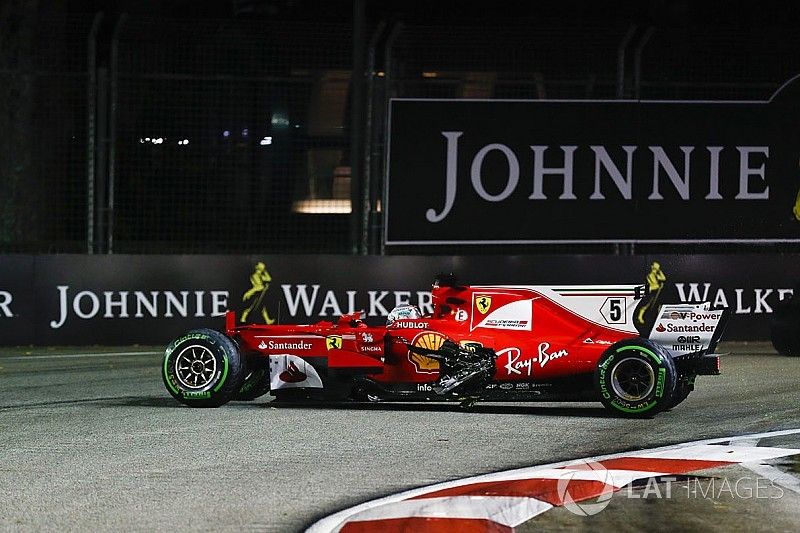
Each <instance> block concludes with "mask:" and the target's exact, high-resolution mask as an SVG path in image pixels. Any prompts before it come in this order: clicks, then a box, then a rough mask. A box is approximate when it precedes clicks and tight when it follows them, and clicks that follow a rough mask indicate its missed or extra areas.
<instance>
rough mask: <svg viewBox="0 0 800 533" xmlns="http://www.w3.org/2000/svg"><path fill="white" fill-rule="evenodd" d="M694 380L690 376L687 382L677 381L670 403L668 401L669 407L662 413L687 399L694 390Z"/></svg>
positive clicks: (685, 380) (684, 380)
mask: <svg viewBox="0 0 800 533" xmlns="http://www.w3.org/2000/svg"><path fill="white" fill-rule="evenodd" d="M694 380H695V378H694V376H692V377H691V378H689V379H688V380H687V379H683V378H682V379H681V380H679V381H678V384H677V385H676V386H675V394H673V395H672V401H670V403H669V406H667V407H665V408H664V411H669V410H670V409H672V408H673V407H675V406H677V405H678V404H680V403H681V402H683V400H685V399H686V398H688V397H689V394H690V393H691V392H692V391H693V390H694Z"/></svg>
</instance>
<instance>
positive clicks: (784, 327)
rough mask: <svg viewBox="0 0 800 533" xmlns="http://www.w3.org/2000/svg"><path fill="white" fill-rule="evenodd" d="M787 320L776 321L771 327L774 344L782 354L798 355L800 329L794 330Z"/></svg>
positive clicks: (799, 349) (799, 353) (799, 350)
mask: <svg viewBox="0 0 800 533" xmlns="http://www.w3.org/2000/svg"><path fill="white" fill-rule="evenodd" d="M784 322H788V321H786V320H784V321H777V320H776V321H775V322H773V324H772V327H771V328H770V339H771V340H772V346H773V347H774V348H775V351H777V352H778V353H779V354H781V355H788V356H798V355H800V330H798V331H793V330H792V327H791V325H790V324H788V323H784Z"/></svg>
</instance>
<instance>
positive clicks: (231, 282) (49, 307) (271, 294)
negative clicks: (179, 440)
mask: <svg viewBox="0 0 800 533" xmlns="http://www.w3.org/2000/svg"><path fill="white" fill-rule="evenodd" d="M652 261H658V262H659V263H660V264H661V266H662V269H663V270H664V272H666V275H667V278H668V280H667V281H668V284H667V286H666V287H665V289H664V291H663V292H662V294H661V300H660V301H661V302H662V303H677V302H686V301H691V302H698V301H710V302H712V303H713V304H714V305H715V306H716V307H727V308H730V309H731V310H732V312H733V317H732V322H731V324H730V327H729V329H728V333H727V335H726V338H728V339H742V340H759V339H767V338H769V328H768V318H769V315H770V313H771V312H772V306H774V304H775V302H776V301H777V300H778V299H782V298H786V297H788V296H789V295H790V294H791V293H792V289H794V288H796V287H797V286H798V282H800V254H797V255H776V254H763V255H738V256H725V255H697V256H678V255H660V256H598V255H542V256H475V257H467V256H367V257H364V256H313V257H311V256H298V255H275V256H270V255H265V256H126V255H113V256H83V255H57V256H0V345H19V344H37V345H91V344H101V345H125V344H134V343H138V344H166V343H167V342H168V341H169V340H170V339H171V338H173V337H175V336H177V335H179V334H181V333H183V332H184V331H186V330H188V329H192V328H197V327H211V328H215V329H222V328H223V318H222V315H223V314H224V312H225V311H226V310H228V309H232V310H235V311H236V312H237V319H239V320H241V319H242V317H243V315H245V313H246V320H247V321H248V322H256V323H265V322H270V321H276V322H281V323H309V322H316V321H319V320H335V319H336V317H337V316H338V315H339V314H341V313H347V312H352V311H356V310H364V311H366V313H367V315H368V316H367V320H368V322H370V323H371V324H374V325H377V324H381V323H383V321H384V320H385V317H386V315H387V314H388V312H389V311H390V310H391V309H392V308H393V307H394V306H395V305H400V304H407V303H410V304H413V305H417V306H419V307H420V308H421V309H422V310H423V311H424V312H426V311H427V312H429V311H430V310H431V309H430V292H429V290H430V284H431V281H432V280H433V278H434V276H435V275H436V274H437V273H441V272H452V273H455V274H456V276H457V277H458V279H460V280H461V281H462V282H464V283H472V284H530V285H537V284H538V285H547V284H597V283H644V279H645V276H646V274H647V272H648V270H649V265H650V263H651V262H652Z"/></svg>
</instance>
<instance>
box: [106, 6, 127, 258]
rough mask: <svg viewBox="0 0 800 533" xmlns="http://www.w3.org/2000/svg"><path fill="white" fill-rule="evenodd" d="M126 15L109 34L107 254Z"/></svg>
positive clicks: (111, 232) (110, 239)
mask: <svg viewBox="0 0 800 533" xmlns="http://www.w3.org/2000/svg"><path fill="white" fill-rule="evenodd" d="M127 18H128V15H127V14H126V13H123V14H122V15H120V17H119V20H117V24H116V25H115V26H114V33H113V35H112V36H111V61H110V68H109V71H110V76H111V95H110V96H111V105H110V109H109V116H108V138H109V149H108V210H107V213H106V214H107V219H106V220H107V225H108V232H107V238H108V246H107V248H106V252H107V253H109V254H113V253H114V188H115V181H116V175H115V174H116V151H117V87H118V84H119V72H118V64H117V56H118V48H119V33H120V30H121V28H122V26H123V25H124V24H125V21H126V19H127Z"/></svg>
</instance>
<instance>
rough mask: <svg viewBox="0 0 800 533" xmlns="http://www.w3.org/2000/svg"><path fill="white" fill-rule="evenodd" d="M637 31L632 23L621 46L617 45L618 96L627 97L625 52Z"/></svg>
mask: <svg viewBox="0 0 800 533" xmlns="http://www.w3.org/2000/svg"><path fill="white" fill-rule="evenodd" d="M635 33H636V25H635V24H631V25H630V26H629V27H628V31H627V32H625V36H624V37H623V38H622V41H620V43H619V47H617V98H618V99H622V98H624V97H625V52H626V51H627V49H628V45H630V44H631V39H632V38H633V35H634V34H635Z"/></svg>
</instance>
